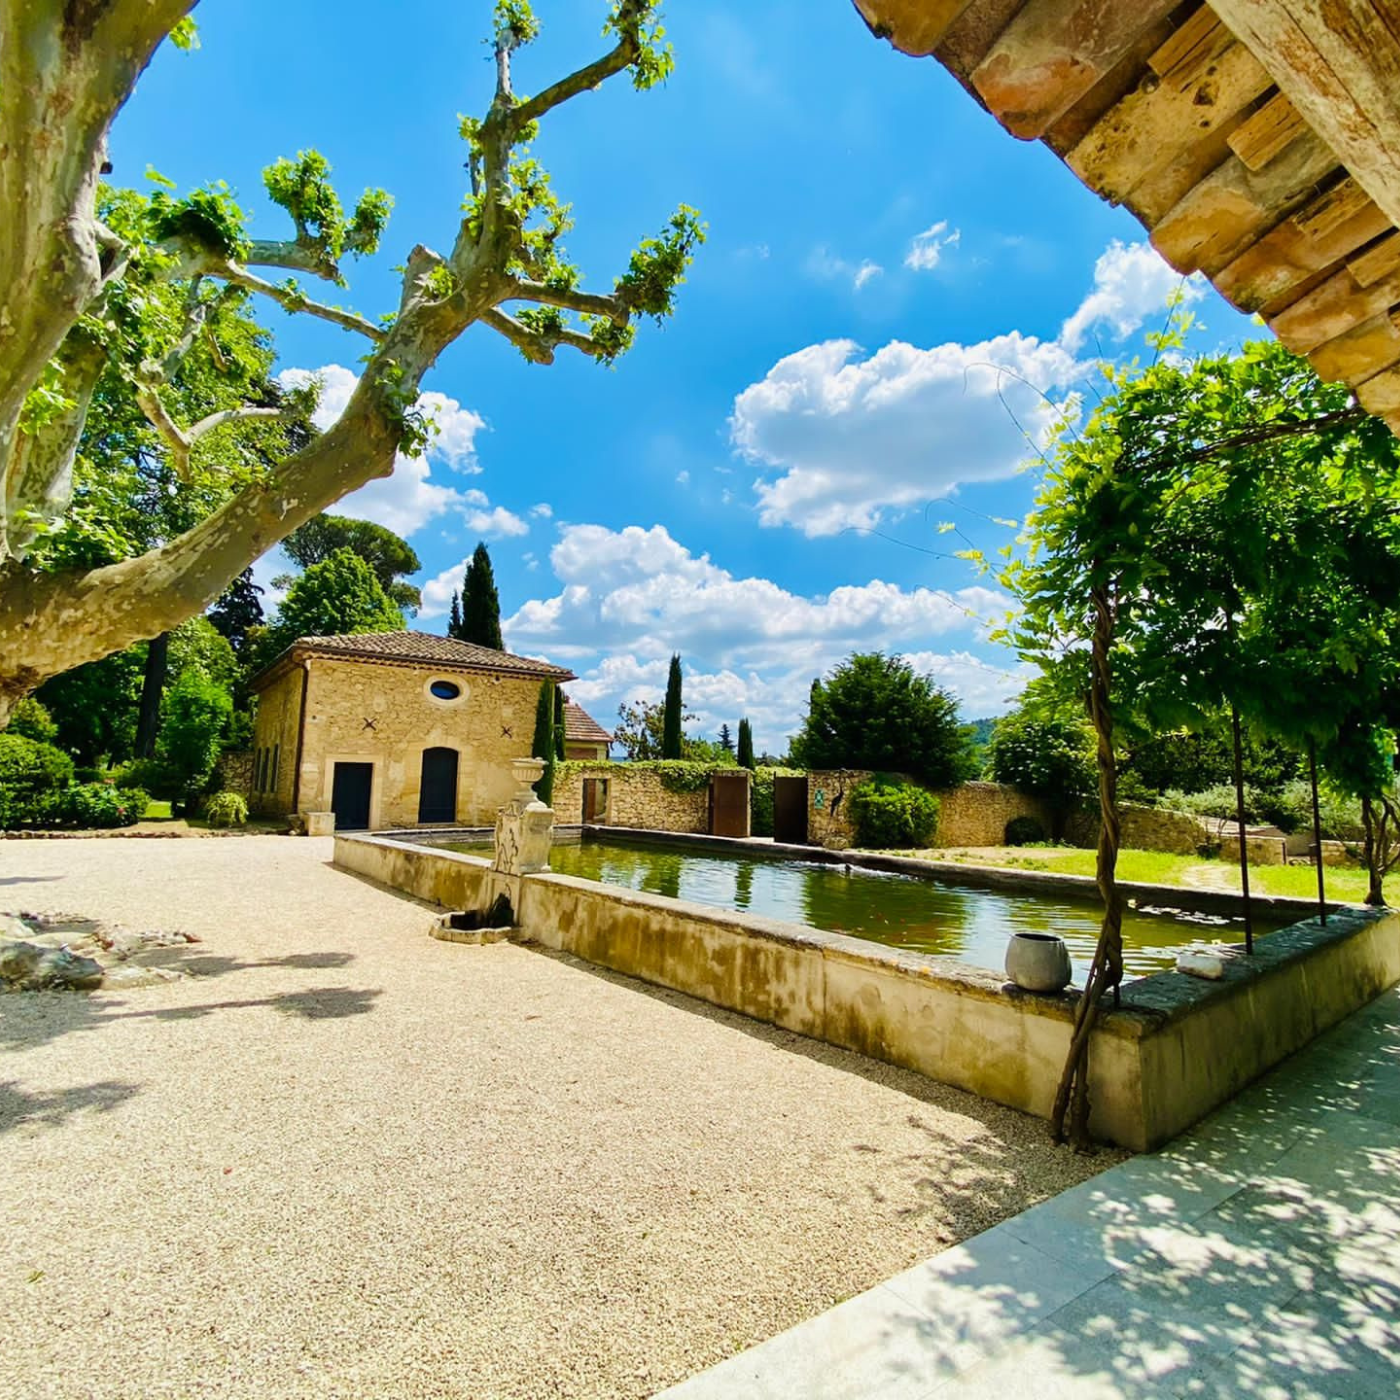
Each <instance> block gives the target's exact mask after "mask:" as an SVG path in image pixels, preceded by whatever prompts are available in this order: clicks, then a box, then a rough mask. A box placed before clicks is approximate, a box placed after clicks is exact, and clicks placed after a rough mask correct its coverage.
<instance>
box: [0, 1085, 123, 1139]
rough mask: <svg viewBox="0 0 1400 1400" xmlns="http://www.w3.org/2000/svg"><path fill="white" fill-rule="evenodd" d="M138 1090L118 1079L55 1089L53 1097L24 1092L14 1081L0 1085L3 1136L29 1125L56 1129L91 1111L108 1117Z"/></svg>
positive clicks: (52, 1093)
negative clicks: (93, 1110)
mask: <svg viewBox="0 0 1400 1400" xmlns="http://www.w3.org/2000/svg"><path fill="white" fill-rule="evenodd" d="M137 1090H138V1086H137V1085H135V1084H127V1083H124V1082H123V1081H121V1080H116V1079H107V1080H103V1081H102V1082H101V1083H98V1084H84V1085H81V1086H79V1087H77V1088H73V1089H56V1090H53V1091H52V1092H50V1093H30V1092H29V1091H28V1090H25V1089H21V1088H20V1086H19V1084H18V1083H17V1082H15V1081H14V1080H7V1081H4V1082H0V1133H4V1132H10V1131H12V1130H13V1129H15V1128H18V1127H21V1126H23V1125H24V1124H26V1123H38V1124H42V1125H43V1126H45V1127H55V1126H57V1125H58V1124H59V1123H61V1122H63V1121H64V1120H65V1119H66V1118H69V1117H71V1116H72V1115H73V1114H75V1113H80V1112H82V1111H83V1110H84V1109H89V1108H91V1109H95V1110H96V1111H97V1112H99V1113H107V1112H110V1111H111V1110H112V1109H114V1108H116V1107H117V1106H118V1105H119V1104H123V1103H125V1102H126V1101H127V1100H128V1099H129V1098H131V1097H132V1096H133V1095H134V1094H135V1093H136V1092H137Z"/></svg>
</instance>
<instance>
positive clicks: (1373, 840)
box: [1361, 797, 1385, 908]
mask: <svg viewBox="0 0 1400 1400" xmlns="http://www.w3.org/2000/svg"><path fill="white" fill-rule="evenodd" d="M1361 820H1362V823H1363V824H1364V826H1365V829H1366V875H1367V878H1368V881H1369V885H1368V888H1367V890H1366V903H1367V904H1371V905H1374V906H1375V907H1376V908H1380V907H1381V906H1382V905H1383V904H1384V903H1385V894H1384V886H1385V859H1384V854H1383V852H1382V851H1381V848H1380V841H1379V840H1378V839H1377V835H1378V834H1377V831H1376V809H1375V805H1374V804H1373V803H1372V801H1371V799H1370V798H1369V797H1363V798H1362V799H1361Z"/></svg>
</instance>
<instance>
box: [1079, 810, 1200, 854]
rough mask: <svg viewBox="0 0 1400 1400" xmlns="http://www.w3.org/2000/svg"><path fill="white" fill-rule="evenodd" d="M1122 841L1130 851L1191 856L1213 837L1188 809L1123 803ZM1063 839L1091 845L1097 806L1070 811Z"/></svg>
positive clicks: (1096, 835)
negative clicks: (1181, 809)
mask: <svg viewBox="0 0 1400 1400" xmlns="http://www.w3.org/2000/svg"><path fill="white" fill-rule="evenodd" d="M1121 819H1122V825H1123V836H1122V845H1123V846H1124V847H1125V848H1126V849H1127V850H1130V851H1166V852H1169V853H1170V854H1172V855H1178V856H1194V855H1195V854H1196V853H1197V852H1198V851H1199V850H1200V848H1201V846H1202V845H1205V844H1206V843H1208V842H1210V841H1211V840H1212V839H1213V838H1212V836H1211V833H1210V831H1209V829H1208V828H1207V826H1206V824H1205V823H1204V822H1203V821H1201V819H1200V818H1199V817H1194V816H1192V815H1191V813H1189V812H1168V811H1166V810H1165V809H1164V808H1161V807H1136V806H1132V805H1131V804H1129V805H1125V806H1124V807H1123V809H1122V813H1121ZM1065 840H1067V841H1068V842H1070V844H1071V845H1074V846H1084V847H1087V848H1091V849H1092V848H1093V847H1094V846H1096V845H1098V840H1099V813H1098V808H1097V807H1081V808H1080V809H1079V810H1078V811H1077V812H1073V813H1071V814H1070V817H1069V820H1068V822H1067V823H1066V825H1065Z"/></svg>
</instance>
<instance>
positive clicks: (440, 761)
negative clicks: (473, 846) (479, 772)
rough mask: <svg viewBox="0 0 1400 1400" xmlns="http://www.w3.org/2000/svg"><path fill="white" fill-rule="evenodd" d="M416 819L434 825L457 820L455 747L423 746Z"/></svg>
mask: <svg viewBox="0 0 1400 1400" xmlns="http://www.w3.org/2000/svg"><path fill="white" fill-rule="evenodd" d="M418 820H419V821H420V822H427V823H431V824H433V825H443V824H450V823H452V822H455V821H456V820H457V750H456V749H424V750H423V781H422V783H421V784H420V786H419V789H418Z"/></svg>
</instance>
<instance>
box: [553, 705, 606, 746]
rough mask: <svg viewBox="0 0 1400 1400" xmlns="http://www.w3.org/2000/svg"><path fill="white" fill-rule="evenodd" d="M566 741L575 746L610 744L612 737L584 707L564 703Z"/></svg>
mask: <svg viewBox="0 0 1400 1400" xmlns="http://www.w3.org/2000/svg"><path fill="white" fill-rule="evenodd" d="M564 741H565V742H566V743H575V744H610V743H612V735H611V734H609V733H608V731H607V730H606V729H604V728H603V726H602V725H601V724H599V723H598V721H597V720H596V719H594V718H593V716H592V715H590V714H589V713H588V711H587V710H585V709H584V708H583V706H582V705H575V704H574V702H573V701H572V700H567V701H565V702H564Z"/></svg>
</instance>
